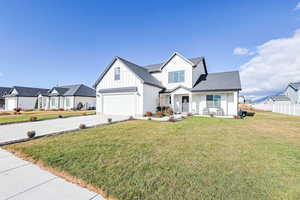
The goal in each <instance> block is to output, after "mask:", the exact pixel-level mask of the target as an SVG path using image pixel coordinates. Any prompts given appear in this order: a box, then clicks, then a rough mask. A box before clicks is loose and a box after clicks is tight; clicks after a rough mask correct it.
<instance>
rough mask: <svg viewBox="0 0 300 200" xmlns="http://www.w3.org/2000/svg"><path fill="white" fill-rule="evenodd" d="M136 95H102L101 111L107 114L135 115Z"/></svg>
mask: <svg viewBox="0 0 300 200" xmlns="http://www.w3.org/2000/svg"><path fill="white" fill-rule="evenodd" d="M136 108H137V95H135V94H116V95H103V113H104V114H107V115H132V116H133V115H135V114H136Z"/></svg>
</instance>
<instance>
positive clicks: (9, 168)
mask: <svg viewBox="0 0 300 200" xmlns="http://www.w3.org/2000/svg"><path fill="white" fill-rule="evenodd" d="M0 199H1V200H8V199H11V200H53V199H59V200H70V199H72V200H104V199H105V198H103V197H102V196H101V195H99V194H97V193H95V192H92V191H89V190H87V189H86V188H82V187H80V186H77V185H75V184H72V183H70V182H67V181H65V180H64V179H62V178H60V177H57V176H55V175H53V174H51V173H49V172H48V171H45V170H43V169H41V168H39V167H38V166H36V165H33V164H32V163H30V162H27V161H24V160H22V159H20V158H17V157H15V156H14V155H13V154H11V153H9V152H7V151H5V150H3V149H0Z"/></svg>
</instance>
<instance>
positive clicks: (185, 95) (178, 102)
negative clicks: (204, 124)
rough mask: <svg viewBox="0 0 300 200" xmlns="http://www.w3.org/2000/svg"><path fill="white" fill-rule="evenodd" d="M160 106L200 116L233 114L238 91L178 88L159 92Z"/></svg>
mask: <svg viewBox="0 0 300 200" xmlns="http://www.w3.org/2000/svg"><path fill="white" fill-rule="evenodd" d="M159 99H160V107H170V108H172V110H173V112H174V113H177V114H178V113H182V114H186V113H192V114H194V115H201V116H210V115H214V116H235V115H237V112H238V107H237V105H238V103H237V101H238V92H237V91H219V92H190V91H188V90H185V89H182V88H181V89H179V90H176V91H173V92H171V93H161V94H160V98H159Z"/></svg>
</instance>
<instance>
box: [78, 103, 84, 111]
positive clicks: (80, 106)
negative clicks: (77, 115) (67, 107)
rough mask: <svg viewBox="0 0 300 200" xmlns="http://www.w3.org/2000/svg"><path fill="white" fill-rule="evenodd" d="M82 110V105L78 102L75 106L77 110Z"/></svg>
mask: <svg viewBox="0 0 300 200" xmlns="http://www.w3.org/2000/svg"><path fill="white" fill-rule="evenodd" d="M82 108H83V104H82V103H81V102H79V103H78V104H77V110H81V109H82Z"/></svg>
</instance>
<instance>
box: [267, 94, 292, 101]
mask: <svg viewBox="0 0 300 200" xmlns="http://www.w3.org/2000/svg"><path fill="white" fill-rule="evenodd" d="M269 98H270V99H272V100H273V101H290V98H289V97H287V96H285V95H275V96H270V97H269Z"/></svg>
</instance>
